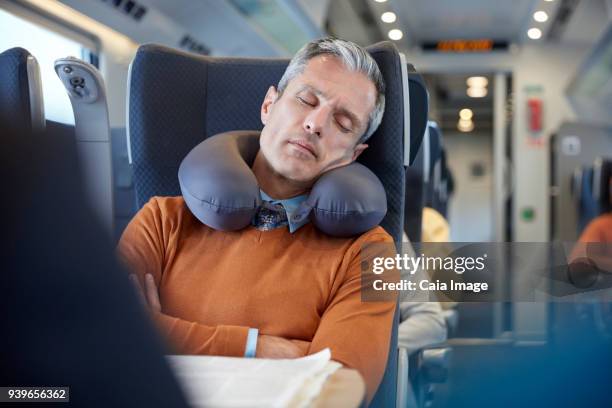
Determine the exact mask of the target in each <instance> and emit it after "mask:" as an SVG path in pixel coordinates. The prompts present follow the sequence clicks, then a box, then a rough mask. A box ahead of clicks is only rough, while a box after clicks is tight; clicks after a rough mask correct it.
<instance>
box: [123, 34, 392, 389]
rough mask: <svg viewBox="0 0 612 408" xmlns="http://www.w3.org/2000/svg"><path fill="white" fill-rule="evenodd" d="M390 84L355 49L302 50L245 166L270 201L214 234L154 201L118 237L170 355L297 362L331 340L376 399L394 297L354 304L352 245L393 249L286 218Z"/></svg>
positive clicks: (369, 237)
mask: <svg viewBox="0 0 612 408" xmlns="http://www.w3.org/2000/svg"><path fill="white" fill-rule="evenodd" d="M384 93H385V85H384V82H383V78H382V75H381V73H380V71H379V68H378V66H377V65H376V62H375V61H374V60H373V59H372V57H371V56H370V55H369V54H368V53H367V52H366V51H365V50H364V49H363V48H361V47H359V46H358V45H356V44H353V43H351V42H347V41H344V40H339V39H331V38H326V39H321V40H317V41H313V42H311V43H308V44H306V45H305V46H304V47H303V48H302V49H301V50H300V51H299V52H298V53H297V54H296V55H295V56H294V58H293V59H292V60H291V62H290V64H289V66H288V67H287V69H286V71H285V73H284V75H283V77H282V79H281V80H280V82H279V84H278V87H276V88H275V87H274V86H271V87H270V88H269V90H268V92H267V94H266V95H265V98H264V100H263V102H262V105H261V121H262V123H263V125H264V128H263V130H262V132H261V136H260V140H259V143H260V149H259V152H258V153H257V156H256V158H255V161H254V164H253V166H252V171H253V173H254V175H255V177H256V179H257V182H258V184H259V187H260V189H261V197H262V199H263V201H264V203H265V205H263V206H262V207H261V209H260V210H259V212H258V213H257V214H256V216H255V217H254V219H253V221H252V224H251V225H250V226H248V227H246V228H243V229H241V230H239V231H232V232H227V231H219V230H215V229H213V228H210V227H208V226H206V225H204V224H203V223H201V222H200V221H199V220H198V219H197V218H196V217H194V216H193V214H192V213H191V212H190V211H189V209H188V207H187V206H186V204H185V201H184V200H183V198H182V197H154V198H152V199H151V200H150V201H149V202H148V203H147V204H146V205H145V206H144V207H143V208H142V209H141V210H140V211H139V212H138V214H137V215H136V216H135V217H134V219H133V220H132V221H131V222H130V224H129V225H128V226H127V228H126V230H125V231H124V233H123V236H122V237H121V240H120V243H119V247H118V249H119V253H120V255H121V257H122V259H123V260H124V261H125V262H126V263H127V265H128V266H129V267H130V269H131V271H132V272H133V273H134V275H133V280H134V283H135V284H137V286H138V287H139V289H140V290H141V291H142V294H143V295H144V298H145V299H146V302H147V304H148V306H149V308H150V310H151V314H152V316H153V319H154V320H155V321H156V323H157V324H158V326H159V327H160V329H161V330H162V332H163V333H164V334H165V335H166V337H167V338H168V339H169V341H170V343H171V345H172V346H173V347H174V349H175V351H176V352H178V353H183V354H206V355H223V356H240V357H244V356H246V357H264V358H295V357H300V356H304V355H307V354H311V353H315V352H317V351H320V350H322V349H324V348H330V349H331V353H332V359H333V360H335V361H338V362H340V363H342V364H343V365H344V366H347V367H350V368H354V369H356V370H358V371H359V372H360V373H361V375H362V376H363V377H364V379H365V382H366V388H367V394H368V399H371V398H372V396H373V394H374V392H375V391H376V389H377V387H378V384H379V382H380V380H381V378H382V376H383V372H384V369H385V364H386V361H387V354H388V350H389V341H390V335H391V327H392V320H393V315H394V310H395V303H394V302H362V301H361V294H360V287H361V286H360V280H361V278H360V275H361V270H360V264H361V260H360V250H361V247H362V245H364V244H365V243H373V242H374V243H375V242H384V243H390V244H392V242H393V241H392V238H391V236H390V235H389V234H388V233H387V232H385V231H384V230H383V229H382V228H381V227H375V228H373V229H371V230H369V231H367V232H365V233H363V234H362V235H360V236H356V237H352V238H338V237H331V236H328V235H326V234H324V233H322V232H320V231H319V230H317V229H316V228H315V227H314V226H313V225H312V224H311V223H309V222H308V220H305V221H302V222H294V221H293V220H292V214H293V213H294V212H295V211H296V208H297V207H298V206H299V205H300V203H302V202H303V201H304V200H305V199H306V197H307V195H308V193H309V191H310V189H311V187H312V185H313V184H314V182H315V181H316V180H317V179H318V178H319V177H320V176H321V175H322V174H323V173H325V172H328V171H329V170H331V169H335V168H337V167H341V166H345V165H347V164H350V163H352V162H353V161H355V159H356V158H357V157H358V156H359V155H360V154H361V153H362V152H363V151H364V150H365V149H366V148H367V147H368V146H367V144H366V141H367V140H368V138H369V137H370V136H371V135H372V134H373V133H374V131H375V130H376V128H377V127H378V125H379V124H380V121H381V119H382V116H383V111H384V105H385V94H384Z"/></svg>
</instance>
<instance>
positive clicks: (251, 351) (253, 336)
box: [244, 329, 259, 358]
mask: <svg viewBox="0 0 612 408" xmlns="http://www.w3.org/2000/svg"><path fill="white" fill-rule="evenodd" d="M258 335H259V330H258V329H249V334H248V335H247V341H246V348H245V350H244V356H245V357H247V358H253V357H255V352H256V351H257V336H258Z"/></svg>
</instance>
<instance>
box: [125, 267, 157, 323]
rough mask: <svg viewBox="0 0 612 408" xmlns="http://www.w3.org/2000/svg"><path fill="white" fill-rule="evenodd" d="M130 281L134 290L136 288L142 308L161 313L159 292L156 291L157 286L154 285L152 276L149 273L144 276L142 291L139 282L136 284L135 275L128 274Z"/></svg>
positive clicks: (136, 278)
mask: <svg viewBox="0 0 612 408" xmlns="http://www.w3.org/2000/svg"><path fill="white" fill-rule="evenodd" d="M130 280H131V281H132V283H133V284H134V288H136V292H137V293H138V297H139V298H140V300H141V301H142V304H143V306H144V307H145V308H147V309H150V310H151V311H152V312H156V313H161V303H160V301H159V292H158V291H157V286H156V285H155V279H153V275H151V274H150V273H147V274H146V275H145V279H144V290H143V288H142V286H140V282H138V277H137V276H136V275H134V274H130Z"/></svg>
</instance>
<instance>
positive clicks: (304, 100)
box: [297, 96, 315, 106]
mask: <svg viewBox="0 0 612 408" xmlns="http://www.w3.org/2000/svg"><path fill="white" fill-rule="evenodd" d="M297 99H298V101H300V102H301V103H303V104H304V105H308V106H315V104H314V103H312V102H309V101H307V100H306V99H304V98H302V97H301V96H298V97H297Z"/></svg>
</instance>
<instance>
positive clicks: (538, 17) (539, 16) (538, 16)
mask: <svg viewBox="0 0 612 408" xmlns="http://www.w3.org/2000/svg"><path fill="white" fill-rule="evenodd" d="M533 19H534V20H535V21H537V22H538V23H543V22H545V21H547V20H548V14H546V12H545V11H542V10H540V11H536V12H535V13H533Z"/></svg>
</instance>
